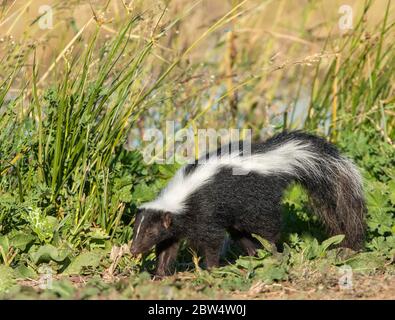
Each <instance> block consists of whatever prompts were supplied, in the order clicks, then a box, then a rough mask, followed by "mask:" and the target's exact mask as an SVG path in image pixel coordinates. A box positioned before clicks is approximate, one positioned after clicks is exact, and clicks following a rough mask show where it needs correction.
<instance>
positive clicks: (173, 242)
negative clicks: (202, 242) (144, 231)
mask: <svg viewBox="0 0 395 320" xmlns="http://www.w3.org/2000/svg"><path fill="white" fill-rule="evenodd" d="M179 247H180V242H179V240H177V239H168V240H165V241H162V242H160V243H159V244H158V245H157V246H156V257H157V264H156V270H155V275H156V276H157V277H165V276H168V275H171V274H172V273H173V265H174V262H175V260H176V258H177V253H178V248H179Z"/></svg>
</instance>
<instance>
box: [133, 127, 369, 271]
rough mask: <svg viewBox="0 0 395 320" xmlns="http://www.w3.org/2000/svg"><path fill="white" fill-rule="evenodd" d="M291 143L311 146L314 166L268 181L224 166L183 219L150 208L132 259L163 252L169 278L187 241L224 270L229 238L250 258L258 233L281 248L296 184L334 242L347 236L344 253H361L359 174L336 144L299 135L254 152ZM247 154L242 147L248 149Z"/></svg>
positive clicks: (188, 203) (186, 206) (187, 203)
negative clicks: (287, 195)
mask: <svg viewBox="0 0 395 320" xmlns="http://www.w3.org/2000/svg"><path fill="white" fill-rule="evenodd" d="M290 142H297V143H302V144H306V145H307V146H308V151H306V152H309V153H311V154H312V155H313V156H314V157H313V158H311V159H313V160H312V161H311V162H310V163H303V161H301V159H297V160H295V162H294V163H295V164H296V165H295V166H293V170H292V172H289V171H287V170H285V171H284V172H282V171H281V170H280V171H279V172H271V173H267V174H260V173H257V172H254V171H251V172H249V173H248V174H246V175H234V174H233V172H232V167H231V166H223V167H221V168H220V169H219V170H218V171H217V172H216V173H215V174H213V176H212V177H211V178H210V179H208V180H207V181H206V182H205V183H204V184H203V185H202V186H200V187H199V188H198V189H197V190H195V191H194V192H193V193H191V194H190V195H189V196H188V197H187V198H186V199H184V201H183V207H182V211H181V212H177V213H175V212H171V211H169V210H167V208H163V210H161V209H160V208H150V206H147V207H144V206H143V208H142V209H140V210H139V213H138V214H137V217H136V223H135V238H134V240H133V246H132V252H133V253H140V252H144V251H147V250H149V249H150V248H151V247H152V246H153V245H157V254H158V259H159V262H158V269H157V273H158V274H160V275H164V274H167V273H169V272H170V264H171V262H172V261H174V259H175V258H176V255H177V250H178V243H179V241H180V240H182V239H186V240H188V242H189V244H190V245H191V246H193V247H195V248H196V249H198V250H200V251H201V252H203V254H204V255H205V257H206V262H207V266H208V267H212V266H216V265H218V262H219V253H220V251H221V247H222V245H223V242H224V239H225V236H226V233H227V232H228V233H229V234H230V235H231V236H232V237H233V238H234V239H236V240H237V241H239V243H240V244H241V245H242V246H243V247H244V248H245V250H246V251H247V253H248V254H254V253H255V249H256V245H257V244H256V241H254V239H253V238H252V236H251V234H252V233H254V234H258V235H260V236H262V237H264V238H266V239H267V240H269V241H271V242H273V243H276V242H278V240H279V237H280V230H281V201H282V197H283V193H284V190H285V189H286V188H287V186H289V185H290V184H291V183H293V182H297V183H300V184H301V185H302V186H303V187H304V188H305V189H306V190H307V192H308V193H309V195H310V197H311V200H312V204H313V206H314V208H315V209H316V213H317V215H318V216H319V218H320V219H321V221H322V222H323V224H324V225H325V227H326V229H327V230H328V233H329V235H336V234H344V235H345V239H344V241H343V243H342V245H343V246H346V247H350V248H353V249H360V248H361V247H362V245H363V241H364V233H365V223H364V215H365V211H366V209H365V202H364V197H363V191H362V184H361V179H360V177H359V173H358V171H357V170H356V168H355V167H354V166H353V164H352V163H351V162H350V161H349V160H348V159H346V158H344V157H343V156H341V155H340V154H339V152H338V150H337V149H336V147H335V146H334V145H333V144H330V143H329V142H327V141H326V140H324V139H323V138H320V137H317V136H314V135H311V134H307V133H303V132H300V131H295V132H283V133H281V134H278V135H276V136H274V137H272V138H271V139H269V140H267V141H266V142H263V143H258V144H253V145H252V146H251V153H252V155H256V154H265V153H268V152H270V151H273V150H276V149H278V148H280V147H281V146H285V145H287V143H290ZM242 147H243V144H242V143H240V149H241V150H242ZM219 154H220V150H218V155H219ZM291 156H292V155H291ZM295 157H296V156H295ZM302 160H303V159H302ZM204 165H205V164H198V163H195V164H191V165H187V166H186V167H184V168H183V169H182V170H184V171H183V175H184V176H185V177H186V176H188V175H192V174H194V172H195V171H196V170H197V168H199V166H204ZM142 217H144V221H142ZM137 228H139V230H138V231H139V232H137ZM140 229H141V230H140Z"/></svg>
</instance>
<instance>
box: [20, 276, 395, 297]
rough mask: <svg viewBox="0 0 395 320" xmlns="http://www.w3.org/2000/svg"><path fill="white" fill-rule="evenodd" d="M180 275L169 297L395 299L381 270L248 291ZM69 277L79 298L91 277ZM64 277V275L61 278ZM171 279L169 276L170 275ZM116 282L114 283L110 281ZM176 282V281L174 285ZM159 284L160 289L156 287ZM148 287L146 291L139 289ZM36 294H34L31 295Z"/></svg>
mask: <svg viewBox="0 0 395 320" xmlns="http://www.w3.org/2000/svg"><path fill="white" fill-rule="evenodd" d="M182 278H183V276H182V275H181V277H180V276H178V277H174V279H170V283H171V282H172V281H173V280H174V283H176V282H177V281H178V282H180V281H181V282H183V283H185V287H184V286H183V288H181V289H180V290H177V293H176V294H174V295H169V296H168V297H167V298H169V299H238V300H247V299H248V300H250V299H259V300H261V299H262V300H282V299H293V300H300V299H302V300H306V299H307V300H343V299H346V300H350V299H352V300H353V299H369V300H375V299H380V300H394V299H395V275H393V274H382V275H380V274H378V275H363V274H356V275H354V276H353V279H352V285H351V286H350V287H348V288H343V287H342V286H340V285H339V283H338V279H336V278H335V277H331V276H324V277H322V275H321V276H319V277H317V278H314V277H311V279H310V280H311V281H309V280H307V281H306V279H305V280H303V279H298V280H294V281H292V282H291V281H283V282H280V283H273V284H265V283H264V282H260V281H257V282H255V283H254V284H253V285H252V286H251V287H250V289H249V290H247V291H234V292H224V291H222V290H216V289H214V288H213V289H211V290H210V291H209V293H204V292H201V291H200V289H199V287H193V286H191V285H189V284H188V280H186V279H184V280H183V279H182ZM62 279H63V280H65V279H67V281H68V282H69V283H72V285H73V286H74V287H75V289H76V290H75V294H73V295H72V296H70V297H69V298H71V299H80V298H81V297H82V296H84V295H83V294H81V293H82V292H83V291H84V288H86V284H87V283H89V279H88V278H86V277H82V276H76V277H67V278H62ZM59 280H61V279H59ZM168 280H169V279H168ZM123 281H124V282H126V281H127V279H126V278H124V279H123V278H118V279H117V280H116V282H114V288H115V287H118V286H119V283H122V282H123ZM18 284H19V285H21V286H23V287H25V288H26V287H28V288H30V289H34V290H33V291H35V292H36V293H37V294H38V295H37V297H34V298H44V299H46V298H50V299H53V298H54V297H53V296H52V297H50V296H45V295H44V296H42V291H41V294H40V289H39V288H38V283H37V281H31V280H29V281H19V283H18ZM111 286H113V285H111ZM175 286H176V285H175ZM170 287H171V285H170V286H169V282H167V283H166V284H164V283H163V282H162V281H152V280H149V281H148V282H146V283H141V284H139V286H138V287H136V288H134V289H133V292H134V293H130V292H129V294H126V295H125V291H123V292H122V291H121V292H119V291H117V290H112V291H110V292H108V293H103V292H100V291H99V292H97V295H96V296H92V297H89V298H91V299H125V298H126V299H139V298H141V299H161V298H163V297H162V296H158V295H157V292H160V291H161V290H164V289H165V290H168V289H169V288H170ZM153 288H157V290H153ZM143 291H146V292H147V294H144V295H143V294H141V293H139V292H143ZM31 293H32V292H31ZM32 298H33V297H32Z"/></svg>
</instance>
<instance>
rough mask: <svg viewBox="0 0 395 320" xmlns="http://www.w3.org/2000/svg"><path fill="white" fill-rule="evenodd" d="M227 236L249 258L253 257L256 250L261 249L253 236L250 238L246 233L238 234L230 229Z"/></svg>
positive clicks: (238, 232)
mask: <svg viewBox="0 0 395 320" xmlns="http://www.w3.org/2000/svg"><path fill="white" fill-rule="evenodd" d="M229 234H230V236H231V237H232V239H233V240H234V241H236V243H237V244H239V245H240V246H241V247H242V249H244V250H245V252H246V253H247V254H248V255H249V256H255V255H256V251H257V249H259V248H260V247H261V245H260V243H259V241H257V240H256V239H255V238H254V237H253V236H251V234H249V233H247V232H240V231H238V230H236V229H230V230H229Z"/></svg>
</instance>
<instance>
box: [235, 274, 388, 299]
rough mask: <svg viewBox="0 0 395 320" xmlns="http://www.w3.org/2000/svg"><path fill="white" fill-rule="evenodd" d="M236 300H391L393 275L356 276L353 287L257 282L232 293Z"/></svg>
mask: <svg viewBox="0 0 395 320" xmlns="http://www.w3.org/2000/svg"><path fill="white" fill-rule="evenodd" d="M234 298H237V299H313V300H317V299H319V300H333V299H334V300H338V299H341V300H343V299H346V300H349V299H353V300H354V299H369V300H371V299H372V300H373V299H374V300H376V299H378V300H394V299H395V275H374V276H365V275H355V276H354V278H353V281H352V287H351V288H349V289H346V288H341V287H340V286H339V284H338V283H332V284H331V283H324V284H321V285H318V286H316V285H315V284H314V286H313V287H312V286H311V285H309V283H304V284H303V283H290V282H282V283H275V284H270V285H267V284H264V283H259V282H258V283H256V284H255V285H253V286H252V287H251V288H250V290H248V291H247V292H245V293H237V294H235V295H234Z"/></svg>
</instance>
